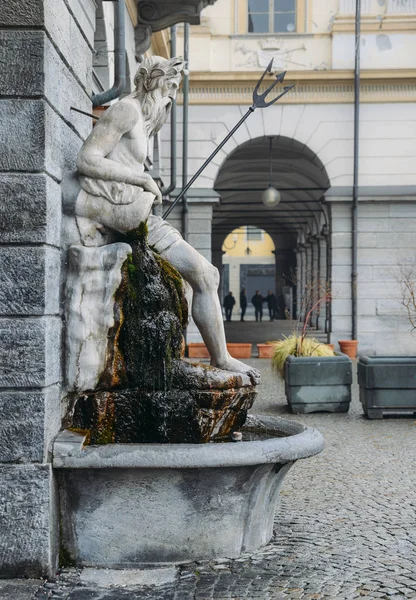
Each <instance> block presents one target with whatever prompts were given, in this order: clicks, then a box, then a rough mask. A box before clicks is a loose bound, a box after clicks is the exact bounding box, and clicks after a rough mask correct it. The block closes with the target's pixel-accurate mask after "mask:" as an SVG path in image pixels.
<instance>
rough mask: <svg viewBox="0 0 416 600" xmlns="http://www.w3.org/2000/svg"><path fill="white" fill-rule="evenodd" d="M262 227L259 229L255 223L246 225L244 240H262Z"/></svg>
mask: <svg viewBox="0 0 416 600" xmlns="http://www.w3.org/2000/svg"><path fill="white" fill-rule="evenodd" d="M262 241H263V229H259V228H258V227H256V226H255V225H247V226H246V242H262Z"/></svg>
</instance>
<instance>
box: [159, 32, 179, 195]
mask: <svg viewBox="0 0 416 600" xmlns="http://www.w3.org/2000/svg"><path fill="white" fill-rule="evenodd" d="M170 56H171V58H173V57H174V56H176V25H173V26H172V27H171V28H170ZM175 188H176V100H172V107H171V109H170V185H169V186H168V187H165V188H162V190H161V192H162V194H163V196H168V195H169V194H170V193H171V192H173V190H174V189H175Z"/></svg>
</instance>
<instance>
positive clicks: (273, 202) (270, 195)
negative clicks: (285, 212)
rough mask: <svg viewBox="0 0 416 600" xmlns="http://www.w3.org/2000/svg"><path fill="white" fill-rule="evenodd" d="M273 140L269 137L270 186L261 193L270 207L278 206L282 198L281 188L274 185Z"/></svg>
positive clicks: (262, 198) (265, 204)
mask: <svg viewBox="0 0 416 600" xmlns="http://www.w3.org/2000/svg"><path fill="white" fill-rule="evenodd" d="M272 142H273V138H272V137H270V138H269V186H268V187H267V189H265V190H264V192H263V193H262V195H261V201H262V202H263V204H264V206H267V207H268V208H273V207H275V206H277V205H278V204H279V202H280V199H281V195H280V192H279V190H276V188H274V187H273V186H272Z"/></svg>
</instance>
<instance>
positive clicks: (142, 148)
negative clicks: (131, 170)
mask: <svg viewBox="0 0 416 600" xmlns="http://www.w3.org/2000/svg"><path fill="white" fill-rule="evenodd" d="M147 152H148V137H147V134H146V131H145V130H144V127H143V123H142V122H140V121H139V122H138V123H136V125H135V126H134V127H133V128H132V129H131V130H130V131H129V132H127V133H125V134H124V135H123V136H122V137H121V139H120V140H119V142H118V143H117V145H116V147H115V148H114V149H113V150H112V151H111V153H110V154H109V156H108V158H110V159H111V160H115V161H117V162H120V163H122V164H124V165H129V166H132V167H136V168H138V167H140V166H142V167H143V164H144V161H145V160H146V156H147Z"/></svg>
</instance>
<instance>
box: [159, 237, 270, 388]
mask: <svg viewBox="0 0 416 600" xmlns="http://www.w3.org/2000/svg"><path fill="white" fill-rule="evenodd" d="M161 254H162V256H163V258H166V260H168V261H169V262H170V263H171V264H172V265H173V266H174V267H175V269H177V270H178V271H179V273H180V274H181V275H182V277H183V278H184V279H185V280H186V281H187V282H188V283H189V284H190V285H191V287H192V289H193V301H192V317H193V319H194V321H195V323H196V326H197V327H198V329H199V331H200V332H201V335H202V338H203V340H204V342H205V345H206V346H207V348H208V351H209V353H210V355H211V364H212V365H213V366H214V367H219V368H220V369H225V370H226V371H237V372H240V373H241V372H243V373H248V374H249V375H250V376H251V377H252V378H253V379H254V380H255V381H256V382H257V381H259V380H260V373H259V372H258V371H257V370H256V369H254V368H253V367H250V366H248V365H246V364H244V363H242V362H241V361H239V360H236V359H235V358H232V357H231V356H230V355H229V353H228V350H227V345H226V340H225V332H224V324H223V319H222V311H221V305H220V301H219V298H218V293H217V290H218V285H219V274H218V270H217V269H216V268H215V267H213V266H212V265H211V263H209V262H208V261H207V260H206V259H205V258H204V257H203V256H202V255H201V254H199V252H197V251H196V250H195V248H192V246H190V245H189V244H188V243H187V242H185V241H184V240H182V239H180V240H177V241H176V242H175V243H174V244H173V245H172V246H170V247H169V248H167V249H166V250H164V251H163V252H162V253H161Z"/></svg>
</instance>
